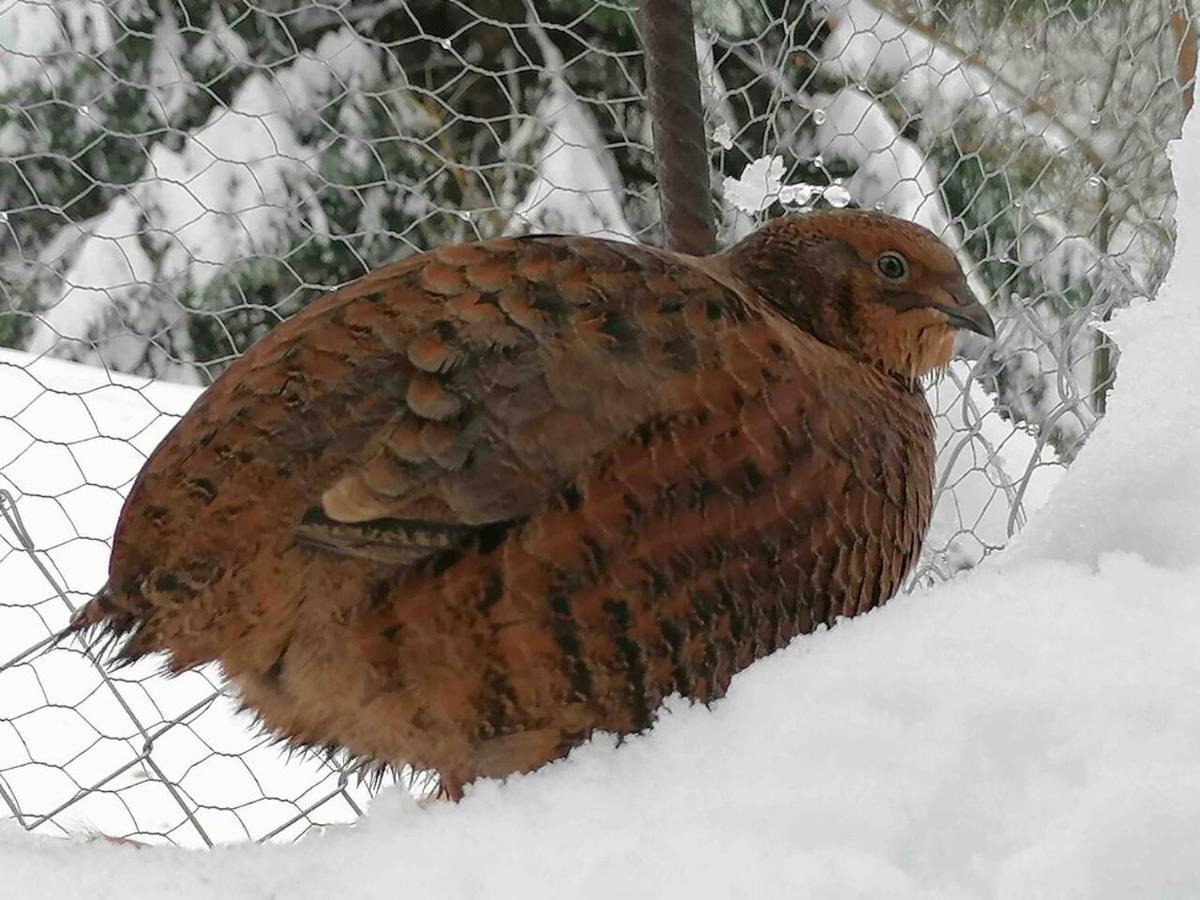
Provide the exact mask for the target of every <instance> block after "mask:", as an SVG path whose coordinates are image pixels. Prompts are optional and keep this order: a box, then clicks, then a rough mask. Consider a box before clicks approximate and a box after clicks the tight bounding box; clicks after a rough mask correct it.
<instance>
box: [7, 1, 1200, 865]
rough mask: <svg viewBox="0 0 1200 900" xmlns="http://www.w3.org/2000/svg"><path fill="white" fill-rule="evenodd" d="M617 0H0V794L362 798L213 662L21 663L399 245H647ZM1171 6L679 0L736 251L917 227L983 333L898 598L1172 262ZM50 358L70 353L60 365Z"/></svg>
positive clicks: (241, 814)
mask: <svg viewBox="0 0 1200 900" xmlns="http://www.w3.org/2000/svg"><path fill="white" fill-rule="evenodd" d="M631 5H632V0H550V2H545V3H537V4H531V3H526V4H525V5H523V6H522V5H521V4H519V3H517V2H515V0H478V2H474V3H471V4H467V3H464V2H459V0H450V2H447V0H381V2H371V3H354V4H350V3H347V2H336V0H335V2H325V0H319V2H309V3H302V4H295V3H292V2H287V3H283V2H276V0H267V2H260V3H258V4H254V5H250V4H246V3H244V2H241V0H220V2H216V3H213V2H208V0H206V2H204V3H198V2H191V0H173V2H165V3H158V4H154V3H146V2H144V0H109V2H107V3H103V4H102V3H99V2H89V0H64V2H62V3H56V4H45V3H41V2H23V0H16V2H10V3H8V4H6V5H5V6H4V7H3V8H0V46H2V47H3V50H4V52H3V54H0V210H3V211H4V212H3V217H2V218H0V266H2V267H3V268H2V269H0V273H2V275H0V290H2V291H3V303H4V306H3V308H2V309H0V345H3V346H5V347H9V348H14V349H11V350H0V488H4V489H5V495H4V498H3V513H4V516H3V524H0V541H3V544H0V816H4V815H8V816H12V817H14V818H15V819H16V820H17V821H19V822H20V823H21V824H22V825H24V826H25V827H26V828H30V829H34V830H37V831H42V832H48V833H56V834H63V833H67V832H70V831H77V830H95V831H98V832H103V833H105V834H107V835H110V836H113V837H123V836H128V837H135V838H138V839H142V840H148V841H152V842H153V841H170V842H174V843H179V844H191V845H197V844H211V843H213V842H218V841H229V840H238V839H253V840H270V839H291V838H294V837H296V836H298V835H299V834H301V833H303V832H304V831H305V830H306V829H308V828H309V827H311V826H313V825H316V824H320V823H326V822H335V821H345V820H347V819H350V818H352V817H353V816H355V815H356V814H357V813H358V812H359V811H360V809H361V808H362V805H363V803H364V801H365V800H366V799H367V795H368V791H367V789H366V788H365V787H363V786H361V785H358V784H356V783H355V781H354V780H353V778H351V777H349V775H348V773H347V771H346V770H345V769H344V768H343V767H342V766H340V765H339V764H338V762H337V761H336V760H313V759H311V758H297V759H292V760H287V759H284V758H283V757H282V756H281V755H280V754H279V752H278V751H277V750H276V749H275V748H274V747H273V746H272V745H271V744H270V743H269V741H267V740H266V739H265V738H263V737H262V736H261V735H258V734H256V733H255V731H254V730H253V728H252V727H250V726H251V723H250V720H249V718H248V717H245V716H241V715H238V714H235V711H234V706H235V701H233V700H231V699H230V698H229V697H227V696H226V695H225V694H223V693H222V691H221V687H220V680H219V673H216V672H212V671H199V672H192V673H188V674H185V675H183V676H181V677H179V678H176V679H173V680H168V679H165V678H163V677H160V676H159V675H157V674H156V672H155V669H154V667H153V666H150V665H139V666H136V667H134V668H132V669H128V670H124V671H122V672H120V673H119V674H108V673H106V672H105V671H104V670H103V669H102V668H100V667H98V666H97V665H96V664H95V658H94V656H93V655H92V653H91V652H90V651H89V650H88V648H86V647H85V646H83V645H82V644H80V643H70V644H67V645H65V646H63V647H61V648H59V649H49V639H50V636H51V635H52V634H53V633H54V632H56V631H57V630H58V629H59V628H61V627H62V626H63V625H64V624H65V622H66V621H67V617H68V615H69V613H70V611H71V609H72V608H73V607H75V606H77V605H79V604H80V603H81V602H83V601H84V600H85V599H86V598H87V597H88V596H89V595H90V593H91V591H93V590H94V589H96V588H97V587H98V586H99V585H100V584H101V582H102V580H103V576H104V571H105V564H106V559H107V549H108V541H109V539H110V538H111V534H112V529H113V525H114V522H115V520H116V514H117V511H118V510H119V506H120V502H121V498H122V496H123V493H124V491H125V490H127V489H128V486H129V485H130V483H131V480H132V478H133V476H134V475H135V473H136V471H137V470H138V468H139V466H140V464H141V462H142V461H143V459H144V458H145V456H146V454H147V453H148V452H149V451H150V449H151V448H152V447H153V446H154V444H155V442H156V441H157V440H158V439H160V438H161V437H162V435H163V434H164V433H165V431H166V430H167V428H169V426H170V425H171V423H172V422H173V421H174V419H175V417H177V416H178V415H179V414H180V413H182V412H183V411H184V410H185V409H186V407H187V406H188V404H189V403H190V402H191V400H192V399H193V397H194V396H195V394H196V393H197V391H198V390H199V387H200V386H202V385H204V384H205V383H207V382H208V381H210V380H211V379H212V378H213V377H214V376H215V375H217V374H218V373H219V372H220V371H221V370H222V368H223V367H224V366H225V365H226V364H227V363H228V362H229V360H230V359H232V358H233V357H235V356H236V355H237V354H238V353H239V352H241V351H242V350H243V349H245V347H246V346H247V345H248V344H250V343H251V342H252V341H254V340H255V339H256V338H257V337H259V336H261V335H262V334H263V333H265V332H266V331H267V330H268V329H269V328H270V327H271V325H272V324H273V323H275V322H277V321H279V320H280V319H281V318H284V317H286V316H288V315H289V314H291V313H292V312H294V311H295V310H296V309H298V308H300V307H301V306H303V305H304V304H305V303H307V302H309V301H311V300H312V299H313V298H314V297H316V296H319V295H320V293H321V292H323V291H327V290H329V289H331V288H334V287H336V286H338V285H339V284H342V283H345V282H348V281H350V280H352V279H354V278H355V277H357V276H359V275H361V274H362V273H364V272H366V271H368V270H369V269H371V268H373V267H375V266H377V265H379V264H381V263H383V262H385V261H388V260H391V259H394V258H396V257H399V256H403V255H406V254H409V253H413V252H417V251H419V250H422V249H424V248H427V247H431V246H434V245H438V244H448V243H453V242H456V241H462V240H466V239H471V238H475V237H488V236H493V235H498V234H503V233H512V232H524V231H531V230H558V231H570V232H581V233H586V234H594V235H602V236H607V237H611V238H615V239H636V240H645V241H649V242H657V241H659V240H660V237H661V236H660V228H659V220H658V207H657V198H656V192H655V185H654V184H653V177H652V171H653V166H652V156H651V149H650V129H649V123H648V121H647V113H646V107H645V103H644V93H645V82H644V75H643V66H642V60H641V58H640V51H639V39H638V34H637V29H636V19H635V16H634V15H633V14H632V12H631V9H630V7H631ZM1188 6H1189V4H1187V3H1186V2H1184V0H1129V2H1105V0H940V2H939V0H820V2H798V0H741V2H737V3H733V2H724V0H712V2H707V3H705V2H701V3H700V4H699V6H698V8H697V15H698V20H697V25H698V28H697V35H696V42H697V49H698V52H699V57H700V60H701V68H702V86H703V99H704V105H705V110H706V119H707V128H708V133H709V135H710V148H711V161H712V166H713V188H714V196H716V197H717V198H718V199H719V201H720V203H721V208H722V220H721V223H720V231H721V238H722V241H723V242H728V241H730V240H732V239H734V238H736V237H738V236H740V235H742V234H744V233H745V232H747V231H748V230H749V229H750V228H752V227H753V225H754V223H755V222H756V221H758V220H761V219H762V218H764V217H766V216H769V215H774V214H778V213H779V212H780V211H781V210H784V209H795V208H802V207H805V206H810V205H820V204H832V205H844V204H845V203H847V202H852V203H855V204H858V205H863V206H875V207H878V208H881V209H886V210H889V211H891V212H893V213H896V214H898V215H901V216H904V217H907V218H911V219H915V220H917V221H919V222H922V223H923V224H926V225H927V226H929V227H931V228H932V229H933V230H934V231H936V232H939V233H941V234H942V235H943V236H944V237H945V238H946V240H947V241H948V242H949V243H950V244H951V245H952V246H953V247H954V248H955V250H956V251H957V252H958V254H959V256H960V258H961V260H962V262H963V264H964V266H965V268H966V270H967V271H968V272H969V273H970V277H971V279H972V282H973V284H974V287H975V288H976V290H977V291H978V293H979V294H980V295H981V296H983V297H985V298H987V302H988V303H989V305H990V307H991V309H992V311H993V313H994V314H995V317H996V319H997V321H998V323H999V336H998V338H997V339H996V340H995V342H994V343H992V344H991V345H984V344H983V343H982V342H980V341H973V342H972V341H967V342H966V343H965V344H964V345H963V346H962V351H961V358H960V359H958V360H956V362H955V363H954V364H953V366H952V368H951V369H950V370H949V372H948V373H947V374H946V376H945V377H944V378H942V379H941V380H940V381H938V382H936V383H934V384H933V385H931V386H930V389H929V395H930V398H931V401H932V404H933V405H934V407H935V409H936V413H937V420H938V442H939V449H940V460H939V476H938V491H939V503H938V510H937V514H936V520H935V523H934V526H933V529H932V532H931V535H930V538H929V541H928V546H927V549H926V553H925V558H924V562H923V564H922V566H921V570H920V572H919V573H918V574H917V576H916V577H915V578H914V583H922V582H928V581H930V580H934V579H939V578H944V577H947V576H949V575H950V574H952V573H953V572H955V571H957V570H959V569H962V568H964V567H969V566H973V565H975V564H977V563H978V562H980V561H981V560H982V559H983V558H984V557H985V556H987V554H988V553H990V552H992V551H994V550H995V549H997V548H999V547H1001V546H1003V544H1004V543H1005V541H1006V540H1007V538H1008V537H1009V536H1010V535H1011V534H1012V533H1013V531H1014V530H1015V529H1016V528H1018V527H1019V526H1020V524H1021V522H1022V521H1023V517H1024V515H1025V514H1026V512H1027V511H1028V510H1029V509H1030V508H1032V507H1035V506H1036V505H1038V504H1039V503H1040V502H1042V500H1043V499H1044V498H1045V496H1046V493H1047V490H1048V487H1049V486H1050V484H1051V483H1052V482H1053V480H1054V478H1055V476H1056V473H1058V472H1060V471H1061V468H1062V466H1063V464H1065V463H1067V462H1069V460H1070V459H1071V457H1072V456H1073V454H1074V453H1075V452H1076V450H1077V449H1078V447H1079V446H1080V445H1081V444H1082V442H1083V441H1085V440H1086V438H1087V435H1088V433H1089V431H1090V430H1091V428H1092V427H1093V425H1094V423H1095V420H1096V417H1097V416H1098V415H1099V414H1101V413H1102V412H1103V408H1104V397H1105V392H1106V390H1107V388H1108V386H1109V384H1110V383H1111V380H1112V378H1113V374H1114V372H1115V370H1116V358H1115V352H1114V349H1113V348H1112V347H1110V346H1109V344H1108V343H1107V341H1106V339H1105V337H1104V335H1103V332H1102V331H1101V330H1100V329H1099V328H1097V327H1096V326H1097V324H1098V323H1100V322H1102V321H1103V320H1104V319H1106V318H1107V317H1108V316H1109V314H1110V313H1111V311H1112V310H1114V309H1115V308H1117V307H1120V306H1122V305H1125V304H1127V303H1129V302H1130V301H1131V300H1134V299H1136V298H1139V297H1146V296H1152V295H1153V292H1154V290H1155V288H1156V286H1157V284H1158V282H1159V280H1160V279H1161V278H1162V276H1163V274H1164V272H1165V268H1166V265H1167V263H1168V261H1169V257H1170V254H1171V249H1172V239H1173V233H1172V226H1171V224H1170V223H1171V220H1172V205H1173V188H1172V183H1171V179H1170V175H1169V170H1168V165H1167V160H1166V153H1165V150H1166V145H1167V142H1168V141H1169V140H1170V139H1171V138H1172V137H1174V136H1176V135H1177V134H1178V132H1179V129H1180V125H1181V122H1182V119H1183V117H1184V115H1185V113H1186V112H1187V110H1188V108H1189V107H1190V105H1191V102H1192V92H1191V82H1192V78H1193V74H1194V70H1195V61H1196V39H1195V34H1194V31H1193V27H1192V22H1193V21H1194V18H1193V16H1192V12H1191V10H1190V9H1189V8H1188ZM62 359H68V360H75V361H76V362H81V363H86V364H88V365H87V366H79V365H75V364H72V363H68V362H63V361H62Z"/></svg>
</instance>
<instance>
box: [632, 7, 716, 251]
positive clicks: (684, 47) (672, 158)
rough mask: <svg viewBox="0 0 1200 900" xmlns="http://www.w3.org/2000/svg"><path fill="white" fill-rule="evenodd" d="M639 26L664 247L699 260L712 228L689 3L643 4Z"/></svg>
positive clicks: (712, 238) (712, 244)
mask: <svg viewBox="0 0 1200 900" xmlns="http://www.w3.org/2000/svg"><path fill="white" fill-rule="evenodd" d="M641 26H642V33H643V45H644V47H645V54H646V85H647V90H646V93H647V96H648V98H649V106H650V121H651V126H652V128H653V132H654V157H655V170H656V173H657V175H658V194H659V198H660V200H661V201H662V210H663V222H664V225H665V227H666V233H667V246H668V247H670V248H671V249H672V250H678V251H679V252H681V253H692V254H696V255H697V256H703V255H706V254H708V253H712V252H713V251H714V250H715V249H716V227H715V222H714V216H713V204H712V194H711V188H710V182H709V168H708V147H707V141H706V138H705V134H704V110H703V108H702V107H701V104H700V70H699V66H698V65H697V62H696V38H695V32H694V28H693V25H692V5H691V0H643V3H642V15H641Z"/></svg>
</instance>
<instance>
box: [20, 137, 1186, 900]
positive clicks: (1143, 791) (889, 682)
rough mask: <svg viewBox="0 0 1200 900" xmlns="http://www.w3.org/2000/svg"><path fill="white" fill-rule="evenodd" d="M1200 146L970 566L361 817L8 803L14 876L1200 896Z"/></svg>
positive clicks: (299, 895)
mask: <svg viewBox="0 0 1200 900" xmlns="http://www.w3.org/2000/svg"><path fill="white" fill-rule="evenodd" d="M1198 154H1200V119H1197V118H1196V117H1192V118H1191V119H1190V120H1189V122H1188V125H1187V127H1186V129H1185V132H1184V138H1183V140H1182V141H1181V142H1180V143H1178V144H1177V145H1176V146H1175V147H1174V157H1173V158H1174V163H1175V168H1176V176H1177V181H1178V184H1179V187H1180V221H1179V229H1180V242H1179V249H1178V252H1177V255H1176V257H1175V263H1174V267H1173V269H1172V271H1171V274H1170V276H1169V277H1168V279H1167V281H1166V283H1165V285H1164V287H1163V288H1162V290H1161V291H1160V294H1159V297H1158V299H1157V301H1156V302H1154V303H1147V304H1142V305H1140V306H1138V307H1136V308H1133V309H1131V310H1129V311H1127V312H1125V313H1123V314H1122V315H1120V316H1119V317H1117V319H1116V320H1115V322H1114V323H1113V325H1112V329H1113V333H1114V335H1115V337H1116V339H1117V340H1118V341H1119V342H1120V346H1121V350H1122V358H1121V364H1120V371H1119V377H1118V382H1117V385H1116V389H1115V391H1114V393H1113V395H1112V400H1111V404H1110V411H1109V413H1108V416H1107V418H1106V419H1105V420H1104V421H1103V422H1101V423H1100V425H1099V426H1098V428H1097V430H1096V432H1095V434H1094V435H1093V436H1092V438H1091V440H1090V441H1089V443H1088V444H1087V445H1086V447H1085V448H1084V449H1083V451H1082V452H1081V453H1080V454H1079V456H1078V458H1077V460H1076V461H1075V463H1074V464H1073V466H1072V467H1071V469H1070V470H1068V471H1067V472H1066V473H1065V474H1064V475H1063V476H1062V477H1061V479H1059V481H1058V483H1057V484H1053V485H1052V484H1050V483H1042V484H1040V485H1039V486H1037V487H1036V489H1035V493H1036V492H1039V491H1040V492H1041V498H1040V500H1039V501H1038V502H1040V503H1041V508H1040V509H1037V510H1036V512H1033V513H1032V514H1031V520H1030V522H1029V525H1028V526H1027V527H1026V529H1025V530H1024V531H1023V532H1022V533H1021V535H1020V536H1019V537H1018V538H1017V540H1016V541H1015V542H1014V543H1013V545H1012V546H1011V547H1010V548H1008V549H1007V550H1004V551H1001V552H999V553H995V554H993V555H992V556H991V557H990V558H989V559H988V560H986V562H985V563H984V564H983V565H981V566H980V567H978V568H977V569H975V570H974V571H971V572H968V573H965V574H962V575H960V576H959V577H957V578H955V579H954V580H952V581H950V582H947V583H944V584H941V585H939V586H937V587H935V588H932V589H925V590H919V591H917V592H914V593H912V594H909V595H905V596H901V597H898V598H896V599H895V600H894V601H893V602H891V603H889V604H888V605H887V606H885V607H883V608H882V609H879V610H877V611H875V612H872V613H870V614H868V615H865V616H862V617H859V618H856V619H852V620H849V621H846V622H842V623H840V624H838V626H837V627H836V628H834V629H832V630H828V631H822V632H820V633H818V634H815V635H812V636H809V637H806V638H803V639H801V640H798V641H796V642H795V643H794V644H793V645H792V646H791V647H790V648H788V649H787V650H786V651H783V652H781V653H778V654H775V655H774V656H772V657H771V658H769V659H767V660H764V661H762V662H760V663H757V664H756V665H754V666H752V667H751V668H750V669H749V670H747V671H746V672H744V673H742V674H741V675H739V676H738V677H737V678H736V679H735V680H734V683H733V685H732V687H731V689H730V693H729V696H728V697H727V698H726V699H724V700H723V701H721V702H720V703H718V704H715V705H714V706H713V708H712V709H705V708H703V707H689V706H687V705H686V704H682V703H679V702H675V703H673V704H672V705H671V706H670V707H669V710H668V711H667V712H666V713H665V714H664V715H663V716H662V718H661V721H660V722H659V724H658V725H657V726H656V728H655V729H654V730H653V731H652V732H651V733H650V734H648V735H645V736H642V737H638V738H634V739H632V740H629V741H627V742H626V743H625V744H624V745H623V746H621V747H614V746H613V745H612V742H611V741H610V740H607V739H605V738H603V737H601V738H597V739H596V740H595V741H593V742H592V743H590V744H589V745H587V746H585V747H583V748H580V750H578V751H577V752H575V753H573V754H572V755H571V757H570V758H569V759H567V760H565V761H562V762H560V763H557V764H554V765H552V766H549V767H547V768H545V769H543V770H542V771H539V772H537V773H534V774H532V775H528V776H523V777H516V778H512V779H509V780H508V781H507V782H506V783H503V784H500V783H496V782H485V783H482V784H479V785H477V786H475V787H474V788H473V789H471V790H470V791H469V793H468V796H467V798H466V799H465V800H464V802H463V803H461V804H460V805H457V806H454V805H448V804H446V805H435V806H434V807H432V808H420V807H417V806H416V805H415V804H414V803H413V802H412V801H411V799H409V797H408V796H407V794H405V793H404V792H403V791H400V790H395V789H393V790H387V791H384V792H383V793H381V794H380V795H379V797H378V798H377V799H376V801H375V802H374V803H373V805H372V807H371V810H370V811H369V813H368V815H367V816H366V817H365V818H363V819H362V820H361V821H359V822H358V823H356V824H354V825H339V826H332V827H329V828H327V829H326V830H325V831H324V832H323V833H320V834H310V835H308V836H307V837H306V838H305V839H304V840H303V841H302V842H300V843H298V844H295V845H273V846H263V847H257V846H247V845H242V846H227V847H221V848H218V849H216V850H213V851H209V852H194V851H185V850H180V849H172V848H155V849H150V850H134V849H131V848H128V847H121V846H112V845H108V844H105V843H90V844H85V843H83V842H81V840H79V839H73V840H62V839H54V838H50V837H45V836H30V835H28V834H26V833H25V832H23V831H22V830H21V829H20V828H19V827H18V826H16V825H15V824H8V825H7V826H6V827H4V828H0V871H3V872H4V878H5V887H6V890H7V892H8V894H7V895H8V896H13V897H16V898H37V897H59V896H87V897H95V898H105V897H113V898H116V897H120V898H123V900H124V898H130V897H151V896H173V897H180V898H183V900H194V898H205V897H223V898H266V897H272V896H281V897H288V898H290V900H306V898H323V897H329V896H341V895H343V894H345V893H347V892H352V893H353V894H354V895H355V896H357V897H364V898H372V897H393V896H396V895H397V894H400V893H403V894H406V895H407V894H411V895H413V896H429V895H431V896H436V897H477V896H498V897H507V896H521V897H537V896H547V897H550V896H553V897H562V896H569V897H612V896H621V895H632V896H662V897H674V896H679V897H689V898H695V897H710V896H711V897H727V896H732V895H735V894H736V895H739V896H740V895H746V896H777V895H782V896H796V895H798V896H813V897H834V898H853V897H883V896H886V897H931V896H940V897H954V898H1028V897H1047V898H1074V897H1079V898H1101V900H1102V898H1127V897H1155V898H1183V897H1195V896H1198V895H1200V854H1197V853H1196V852H1195V835H1196V834H1197V832H1198V830H1200V754H1198V753H1197V747H1198V746H1200V653H1197V652H1196V647H1197V646H1198V645H1200V552H1198V551H1197V549H1196V548H1197V547H1198V546H1200V467H1198V466H1196V464H1195V459H1196V457H1197V454H1198V453H1200V397H1198V396H1197V394H1196V392H1195V389H1194V387H1195V384H1196V382H1197V376H1200V357H1198V355H1197V354H1196V352H1195V348H1196V346H1197V345H1198V344H1200V311H1197V309H1196V305H1195V303H1194V298H1193V296H1192V293H1193V288H1192V286H1193V285H1194V284H1195V282H1196V280H1197V278H1198V277H1200V252H1197V251H1200V168H1198V167H1197V166H1196V165H1195V164H1194V160H1195V159H1196V158H1197V155H1198ZM1189 157H1190V159H1191V160H1192V161H1193V162H1192V163H1191V165H1190V166H1189V165H1188V164H1187V160H1188V158H1189ZM0 371H2V369H0ZM958 377H960V378H961V377H963V373H962V372H961V371H960V372H959V373H958ZM0 396H6V395H4V394H3V393H0ZM0 421H2V420H0ZM999 433H1000V432H999V431H997V432H996V434H999ZM6 446H7V445H6ZM1018 449H1019V450H1020V454H1024V453H1026V452H1030V447H1028V446H1026V447H1020V448H1018ZM1036 451H1037V445H1036V442H1033V444H1032V452H1036ZM1020 454H1019V455H1020ZM6 471H7V470H6ZM1051 487H1053V490H1051ZM1046 494H1048V495H1049V496H1048V497H1046ZM1038 502H1035V503H1033V504H1032V505H1033V506H1037V505H1038ZM0 824H2V823H0Z"/></svg>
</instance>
